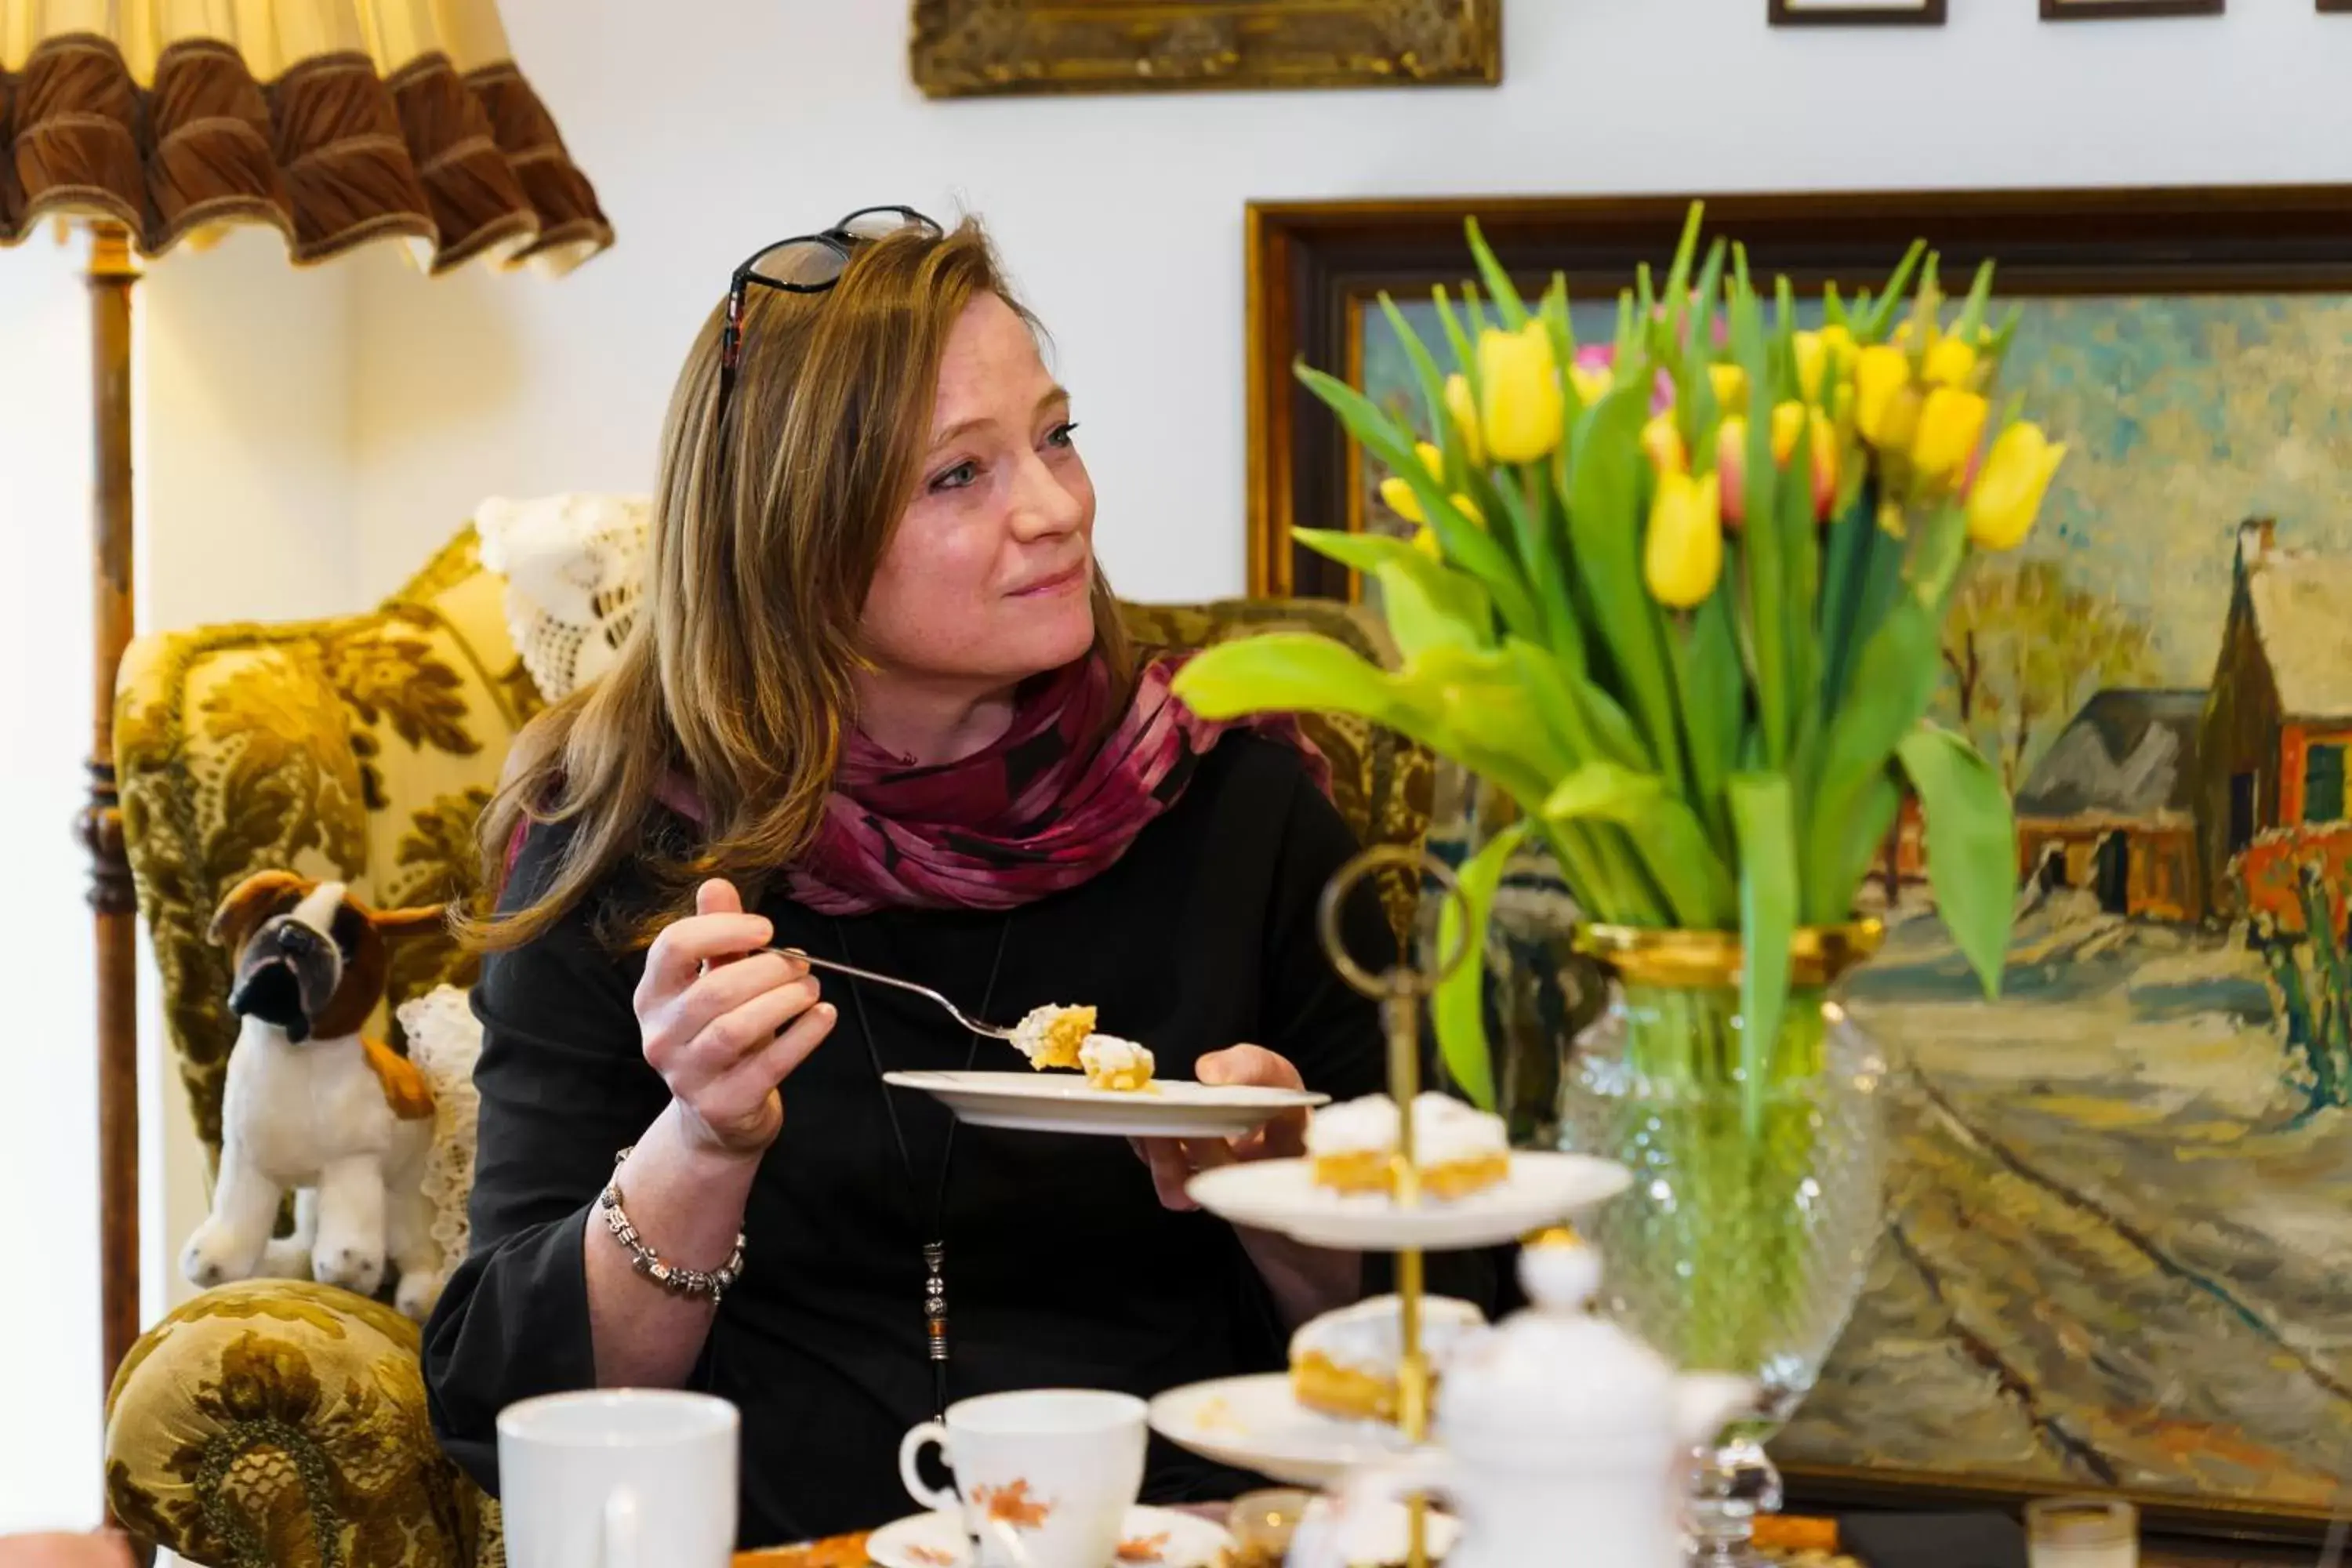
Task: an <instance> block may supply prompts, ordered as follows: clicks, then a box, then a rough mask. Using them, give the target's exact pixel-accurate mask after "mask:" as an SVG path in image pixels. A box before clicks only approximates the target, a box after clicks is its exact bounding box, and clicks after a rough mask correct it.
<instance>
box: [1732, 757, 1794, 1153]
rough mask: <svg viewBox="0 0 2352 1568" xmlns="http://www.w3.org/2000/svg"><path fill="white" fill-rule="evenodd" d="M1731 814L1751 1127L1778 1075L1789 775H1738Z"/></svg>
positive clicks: (1790, 859)
mask: <svg viewBox="0 0 2352 1568" xmlns="http://www.w3.org/2000/svg"><path fill="white" fill-rule="evenodd" d="M1731 820H1732V822H1733V824H1734V825H1735V826H1737V828H1738V834H1739V949H1740V965H1739V1012H1740V1025H1739V1056H1740V1067H1741V1069H1742V1070H1741V1079H1740V1082H1741V1088H1742V1089H1743V1091H1744V1092H1743V1094H1742V1096H1741V1101H1742V1105H1743V1107H1744V1109H1745V1110H1746V1113H1747V1120H1748V1129H1749V1131H1751V1132H1752V1131H1755V1130H1756V1129H1757V1128H1759V1127H1760V1126H1761V1125H1762V1123H1763V1114H1764V1095H1765V1093H1766V1091H1767V1090H1768V1089H1769V1088H1770V1086H1771V1083H1772V1081H1773V1076H1774V1075H1773V1068H1774V1066H1775V1062H1774V1058H1775V1056H1776V1055H1777V1049H1776V1047H1777V1044H1778V1042H1779V1040H1780V1018H1781V1015H1782V1014H1783V1013H1785V1012H1786V1011H1787V1009H1788V1004H1789V949H1790V942H1791V940H1792V939H1793V938H1794V936H1795V934H1796V928H1797V825H1796V819H1795V808H1794V807H1793V805H1791V804H1790V795H1789V781H1788V780H1787V779H1785V778H1783V777H1782V776H1780V774H1779V773H1741V774H1739V775H1738V777H1736V778H1734V779H1733V780H1732V781H1731Z"/></svg>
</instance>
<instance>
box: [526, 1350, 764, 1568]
mask: <svg viewBox="0 0 2352 1568" xmlns="http://www.w3.org/2000/svg"><path fill="white" fill-rule="evenodd" d="M740 1426H741V1422H740V1417H739V1416H738V1415H736V1411H735V1407H734V1406H733V1405H730V1404H729V1403H728V1402H727V1401H725V1400H723V1399H719V1398H715V1397H713V1396H712V1395H710V1394H683V1393H678V1392H676V1391H673V1390H668V1389H634V1388H616V1389H597V1390H591V1391H588V1392H585V1393H580V1394H547V1395H544V1396H542V1397H541V1398H537V1399H525V1400H520V1401H518V1402H517V1403H515V1404H513V1405H508V1406H507V1407H506V1408H505V1409H504V1410H502V1411H500V1412H499V1502H500V1505H501V1507H502V1509H503V1510H504V1513H505V1520H506V1542H507V1562H508V1563H509V1565H510V1568H728V1565H729V1564H730V1563H731V1562H732V1561H733V1558H734V1553H735V1525H736V1508H737V1501H736V1492H735V1470H736V1463H737V1450H738V1447H739V1434H740Z"/></svg>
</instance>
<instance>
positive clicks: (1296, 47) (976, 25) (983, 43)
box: [908, 0, 1503, 99]
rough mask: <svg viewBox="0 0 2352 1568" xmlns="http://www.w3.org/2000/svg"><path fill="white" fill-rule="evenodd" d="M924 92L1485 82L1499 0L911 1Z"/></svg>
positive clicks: (916, 68) (1492, 73)
mask: <svg viewBox="0 0 2352 1568" xmlns="http://www.w3.org/2000/svg"><path fill="white" fill-rule="evenodd" d="M908 62H909V65H910V67H911V68H912V71H913V74H914V79H915V85H916V86H917V87H918V88H919V89H921V90H922V92H923V95H924V96H925V97H927V98H934V99H941V98H980V97H997V96H1007V97H1009V96H1022V95H1034V94H1047V93H1090V92H1150V91H1171V90H1184V89H1191V90H1196V91H1197V90H1203V89H1276V88H1320V87H1399V86H1413V85H1435V84H1441V83H1442V84H1454V85H1486V86H1491V85H1493V84H1495V83H1496V82H1499V81H1501V80H1502V79H1503V5H1502V0H1434V3H1433V0H1321V3H1319V4H1317V5H1297V4H1295V3H1290V0H1084V3H1079V0H914V30H913V36H912V39H911V42H910V43H909V45H908Z"/></svg>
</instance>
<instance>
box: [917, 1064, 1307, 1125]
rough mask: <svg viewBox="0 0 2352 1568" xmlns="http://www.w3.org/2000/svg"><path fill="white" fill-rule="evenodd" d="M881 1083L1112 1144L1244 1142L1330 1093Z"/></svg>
mask: <svg viewBox="0 0 2352 1568" xmlns="http://www.w3.org/2000/svg"><path fill="white" fill-rule="evenodd" d="M882 1081H883V1082H885V1083H889V1084H896V1085H898V1087H899V1088H901V1089H921V1090H923V1091H924V1092H925V1093H926V1094H929V1095H932V1096H934V1097H935V1098H937V1099H938V1100H940V1101H941V1102H943V1103H944V1104H945V1105H946V1106H947V1107H948V1108H949V1109H950V1110H953V1111H954V1112H955V1113H956V1115H957V1116H958V1117H959V1118H960V1119H961V1120H963V1121H969V1122H971V1124H972V1125H973V1126H975V1127H1005V1128H1011V1129H1013V1131H1021V1132H1088V1133H1094V1134H1096V1135H1097V1136H1102V1137H1110V1138H1241V1137H1244V1136H1246V1135H1248V1134H1249V1133H1252V1132H1255V1131H1257V1130H1258V1129H1259V1128H1260V1127H1262V1126H1264V1125H1265V1123H1267V1122H1268V1121H1273V1120H1274V1118H1276V1116H1279V1115H1280V1114H1282V1112H1284V1111H1286V1110H1312V1109H1313V1108H1314V1107H1316V1106H1318V1105H1328V1104H1329V1103H1330V1100H1331V1097H1330V1096H1329V1095H1328V1094H1312V1093H1308V1092H1307V1091H1305V1090H1302V1089H1262V1088H1257V1087H1255V1086H1252V1085H1247V1084H1206V1083H1194V1082H1192V1081H1191V1080H1190V1079H1153V1080H1152V1083H1151V1087H1150V1088H1149V1089H1138V1090H1136V1091H1134V1092H1132V1093H1125V1092H1121V1091H1119V1090H1116V1089H1089V1088H1087V1080H1086V1079H1084V1078H1082V1077H1080V1076H1079V1075H1077V1074H1076V1073H1055V1072H1037V1071H1034V1070H1033V1069H1029V1068H1023V1069H1021V1070H1019V1071H1014V1072H893V1073H885V1074H883V1075H882Z"/></svg>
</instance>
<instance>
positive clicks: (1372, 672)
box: [1171, 632, 1418, 730]
mask: <svg viewBox="0 0 2352 1568" xmlns="http://www.w3.org/2000/svg"><path fill="white" fill-rule="evenodd" d="M1171 690H1173V691H1174V692H1175V694H1176V695H1177V696H1178V697H1179V698H1181V700H1183V702H1184V704H1185V706H1186V707H1188V708H1190V709H1192V711H1194V712H1195V713H1198V714H1200V715H1201V717H1202V718H1203V719H1239V718H1241V717H1243V716H1244V715H1246V714H1251V713H1265V712H1268V711H1279V712H1325V713H1354V714H1357V715H1359V716H1360V717H1362V718H1366V719H1371V720H1374V721H1379V722H1381V723H1384V724H1388V725H1390V726H1391V727H1392V728H1396V729H1401V730H1402V729H1406V728H1407V727H1408V726H1409V725H1411V721H1412V715H1411V714H1409V713H1407V712H1406V711H1405V702H1404V700H1403V698H1402V696H1401V695H1400V694H1399V692H1398V691H1397V689H1396V688H1395V686H1394V684H1393V683H1392V682H1391V680H1390V679H1389V676H1388V674H1387V672H1386V671H1384V670H1382V669H1381V668H1380V667H1379V666H1378V665H1376V664H1373V663H1372V662H1371V661H1370V660H1369V659H1367V658H1364V657H1363V656H1362V655H1360V654H1359V653H1357V652H1356V651H1355V649H1353V648H1351V647H1347V646H1346V645H1345V644H1343V643H1339V642H1335V641H1333V640H1332V639H1331V638H1329V637H1318V636H1317V635H1316V634H1315V633H1313V632H1265V633H1263V634H1261V635H1259V636H1257V637H1238V638H1236V639H1234V641H1232V642H1226V643H1219V644H1217V645H1216V646H1215V647H1209V648H1203V649H1202V650H1201V652H1199V653H1197V654H1195V655H1193V656H1192V658H1191V659H1189V660H1187V661H1186V663H1185V665H1184V668H1181V669H1180V670H1178V671H1177V672H1176V679H1175V681H1174V682H1173V683H1172V685H1171ZM1412 727H1415V728H1417V727H1418V726H1417V725H1413V726H1412Z"/></svg>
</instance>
